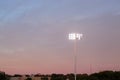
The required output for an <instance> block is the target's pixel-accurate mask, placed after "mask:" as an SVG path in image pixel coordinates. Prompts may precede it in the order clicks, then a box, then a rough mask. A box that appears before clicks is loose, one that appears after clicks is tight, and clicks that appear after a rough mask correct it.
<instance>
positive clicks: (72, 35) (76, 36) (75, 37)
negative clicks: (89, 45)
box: [69, 33, 83, 40]
mask: <svg viewBox="0 0 120 80" xmlns="http://www.w3.org/2000/svg"><path fill="white" fill-rule="evenodd" d="M82 36H83V34H79V33H70V34H69V39H70V40H80V39H81V37H82Z"/></svg>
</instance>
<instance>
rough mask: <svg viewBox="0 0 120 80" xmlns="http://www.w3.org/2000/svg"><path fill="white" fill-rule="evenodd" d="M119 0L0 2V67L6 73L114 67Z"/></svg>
mask: <svg viewBox="0 0 120 80" xmlns="http://www.w3.org/2000/svg"><path fill="white" fill-rule="evenodd" d="M119 4H120V0H0V70H1V71H5V72H6V73H8V74H17V73H18V74H35V73H42V74H51V73H62V74H67V73H73V72H74V43H75V41H71V40H68V34H69V33H73V32H75V33H82V34H83V37H82V39H81V40H79V41H77V73H93V72H99V71H103V70H120V5H119Z"/></svg>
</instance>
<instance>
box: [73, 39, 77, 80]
mask: <svg viewBox="0 0 120 80" xmlns="http://www.w3.org/2000/svg"><path fill="white" fill-rule="evenodd" d="M76 69H77V39H75V43H74V76H75V80H76V75H77V70H76Z"/></svg>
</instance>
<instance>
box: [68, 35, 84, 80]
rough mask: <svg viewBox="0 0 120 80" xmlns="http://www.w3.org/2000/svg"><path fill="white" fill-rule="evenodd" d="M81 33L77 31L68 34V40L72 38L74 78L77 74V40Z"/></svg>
mask: <svg viewBox="0 0 120 80" xmlns="http://www.w3.org/2000/svg"><path fill="white" fill-rule="evenodd" d="M82 36H83V34H79V33H70V34H69V40H74V41H75V42H74V76H75V80H76V74H77V71H76V70H77V40H80V39H81V37H82Z"/></svg>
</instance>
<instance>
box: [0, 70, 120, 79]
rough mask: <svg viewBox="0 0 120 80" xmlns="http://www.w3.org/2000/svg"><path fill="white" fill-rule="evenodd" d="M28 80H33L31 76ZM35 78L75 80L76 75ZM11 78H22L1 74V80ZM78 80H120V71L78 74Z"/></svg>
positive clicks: (53, 75) (52, 75)
mask: <svg viewBox="0 0 120 80" xmlns="http://www.w3.org/2000/svg"><path fill="white" fill-rule="evenodd" d="M26 76H27V77H28V78H27V79H26V80H32V78H30V76H29V75H26ZM34 76H35V77H42V79H41V80H48V76H49V77H51V80H74V74H73V73H71V74H67V75H64V74H51V75H34ZM10 77H21V75H14V76H10V75H7V74H5V73H0V80H10ZM77 80H120V71H102V72H98V73H93V74H90V75H88V74H77Z"/></svg>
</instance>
